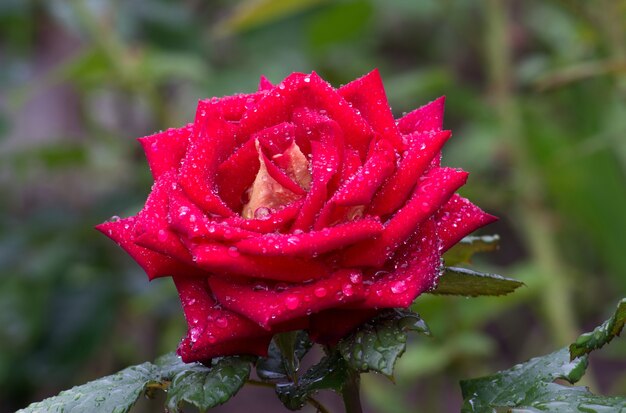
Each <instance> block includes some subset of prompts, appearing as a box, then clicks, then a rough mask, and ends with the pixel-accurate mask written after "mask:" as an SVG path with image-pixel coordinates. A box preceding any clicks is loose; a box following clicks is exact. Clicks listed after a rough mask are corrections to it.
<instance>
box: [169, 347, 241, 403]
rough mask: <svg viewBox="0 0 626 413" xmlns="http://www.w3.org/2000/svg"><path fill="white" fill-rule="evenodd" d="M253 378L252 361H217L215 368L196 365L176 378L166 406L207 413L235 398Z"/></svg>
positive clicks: (215, 361)
mask: <svg viewBox="0 0 626 413" xmlns="http://www.w3.org/2000/svg"><path fill="white" fill-rule="evenodd" d="M174 370H175V369H174ZM249 375H250V361H249V360H248V359H246V358H242V357H223V358H219V359H214V360H213V363H212V364H211V367H206V366H204V365H202V364H199V363H195V364H193V365H190V366H188V367H187V368H186V369H184V370H181V371H178V373H176V375H175V376H174V377H173V378H172V383H171V385H170V387H169V389H168V391H167V400H166V401H165V403H166V405H167V408H168V409H169V410H172V411H179V409H180V407H181V406H182V405H183V403H185V402H186V403H189V404H191V405H192V406H195V407H197V408H198V409H199V410H200V411H205V410H207V409H209V408H211V407H214V406H217V405H220V404H222V403H224V402H226V401H227V400H228V399H230V398H231V397H232V396H234V395H235V393H237V392H238V391H239V389H241V387H242V386H243V385H244V384H245V382H246V380H247V379H248V376H249Z"/></svg>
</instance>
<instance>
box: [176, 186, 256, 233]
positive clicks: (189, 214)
mask: <svg viewBox="0 0 626 413" xmlns="http://www.w3.org/2000/svg"><path fill="white" fill-rule="evenodd" d="M169 223H170V228H171V229H172V230H174V231H176V232H178V233H179V234H180V235H182V236H183V237H185V238H187V239H190V240H192V241H198V240H200V239H205V240H211V241H226V242H234V241H238V240H240V239H244V238H248V237H251V236H254V235H257V234H256V233H255V232H252V231H248V230H245V229H242V228H241V227H237V226H231V225H228V223H226V222H224V221H222V222H217V221H212V220H211V219H209V217H207V216H206V215H204V214H203V212H202V210H201V209H200V208H198V207H197V206H196V205H195V204H194V203H193V202H191V201H190V200H189V199H188V198H187V197H186V196H185V194H184V193H183V192H182V191H181V190H172V191H171V192H170V194H169Z"/></svg>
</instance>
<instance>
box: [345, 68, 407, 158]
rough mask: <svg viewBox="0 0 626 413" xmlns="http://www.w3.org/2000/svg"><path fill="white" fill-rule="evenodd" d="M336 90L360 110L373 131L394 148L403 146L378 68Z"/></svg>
mask: <svg viewBox="0 0 626 413" xmlns="http://www.w3.org/2000/svg"><path fill="white" fill-rule="evenodd" d="M338 91H339V94H340V95H341V96H343V97H344V98H345V99H346V100H347V101H348V102H350V103H351V104H352V107H354V108H356V109H358V110H359V111H360V112H361V115H362V116H363V118H364V119H365V120H366V121H367V122H368V123H369V124H370V126H371V127H372V128H373V129H374V131H375V132H377V133H379V134H380V135H381V136H382V137H383V138H384V139H386V140H387V141H389V142H390V143H391V144H392V145H393V146H394V147H395V148H398V149H402V148H404V145H403V143H402V139H401V137H400V132H399V131H398V128H397V126H396V121H395V120H394V118H393V114H392V113H391V108H390V107H389V103H388V102H387V94H386V93H385V88H384V87H383V81H382V79H381V78H380V73H379V72H378V69H374V70H372V71H371V72H369V73H368V74H366V75H365V76H363V77H361V78H359V79H356V80H353V81H352V82H350V83H348V84H347V85H345V86H342V87H340V88H339V90H338Z"/></svg>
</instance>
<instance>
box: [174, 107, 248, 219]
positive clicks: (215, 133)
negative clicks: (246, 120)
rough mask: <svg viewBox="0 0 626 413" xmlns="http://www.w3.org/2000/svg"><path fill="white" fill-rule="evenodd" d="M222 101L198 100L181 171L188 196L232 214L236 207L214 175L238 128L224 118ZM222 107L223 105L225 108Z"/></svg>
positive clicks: (209, 210) (213, 209)
mask: <svg viewBox="0 0 626 413" xmlns="http://www.w3.org/2000/svg"><path fill="white" fill-rule="evenodd" d="M217 102H219V101H216V103H214V105H213V106H212V105H211V104H210V102H205V101H201V102H200V103H199V104H198V110H197V113H196V120H195V123H194V134H193V137H192V140H191V144H190V145H189V149H188V150H187V154H186V155H185V159H184V160H183V164H182V167H181V168H180V172H179V182H180V184H181V185H182V187H183V189H184V190H185V192H186V193H187V195H188V196H189V198H190V199H191V200H192V201H193V202H194V203H196V204H197V205H198V206H200V207H201V208H202V209H204V210H205V211H206V212H207V213H211V214H216V215H221V216H231V215H233V211H232V210H231V209H230V208H229V207H228V206H227V205H226V204H225V203H224V201H223V200H222V199H221V198H220V197H219V196H218V194H217V190H216V185H215V175H216V171H217V167H218V166H219V164H220V163H221V162H222V161H224V159H225V158H226V157H227V155H228V153H229V152H230V151H231V150H232V148H233V146H234V135H235V130H234V129H235V128H234V126H233V124H232V123H229V122H227V121H226V120H225V119H224V115H223V114H222V113H221V112H220V109H219V105H218V103H217ZM222 109H223V108H222Z"/></svg>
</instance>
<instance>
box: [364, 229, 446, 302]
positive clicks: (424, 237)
mask: <svg viewBox="0 0 626 413" xmlns="http://www.w3.org/2000/svg"><path fill="white" fill-rule="evenodd" d="M434 222H435V221H434V220H433V219H432V218H431V219H428V220H426V221H425V222H424V223H423V225H421V227H420V231H419V232H418V233H417V234H415V235H413V237H412V238H411V239H410V240H409V241H408V242H407V244H406V245H405V246H404V248H402V250H401V251H400V252H399V253H398V254H396V257H394V260H393V261H394V269H393V270H391V271H389V272H387V271H379V272H377V273H376V274H375V275H373V276H371V278H369V280H367V277H366V281H364V282H367V281H369V282H371V283H372V285H371V286H370V288H369V295H368V296H367V299H366V300H365V301H364V302H362V303H357V304H353V305H352V307H358V308H399V307H408V306H410V305H411V303H412V302H413V301H414V300H415V298H416V297H417V296H418V295H420V294H421V293H423V292H424V291H427V290H429V289H431V288H432V287H433V286H434V285H435V282H436V280H437V277H438V276H439V275H440V274H441V268H442V267H441V252H440V245H441V243H440V241H439V239H438V238H437V233H436V226H435V223H434Z"/></svg>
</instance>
